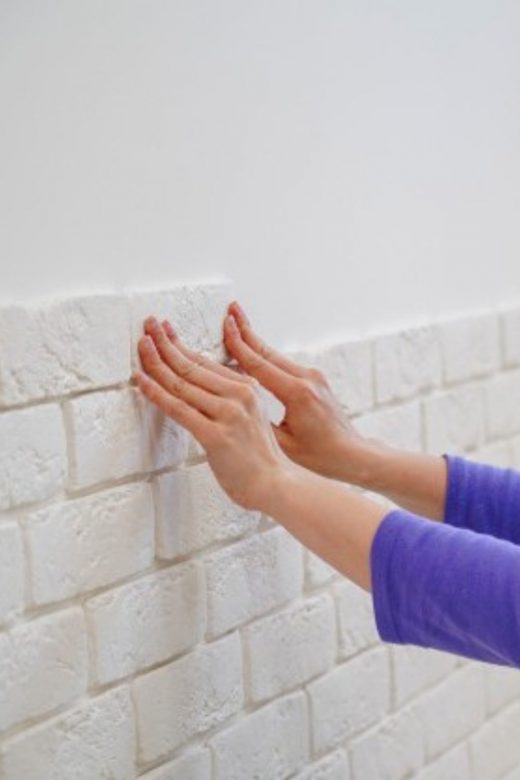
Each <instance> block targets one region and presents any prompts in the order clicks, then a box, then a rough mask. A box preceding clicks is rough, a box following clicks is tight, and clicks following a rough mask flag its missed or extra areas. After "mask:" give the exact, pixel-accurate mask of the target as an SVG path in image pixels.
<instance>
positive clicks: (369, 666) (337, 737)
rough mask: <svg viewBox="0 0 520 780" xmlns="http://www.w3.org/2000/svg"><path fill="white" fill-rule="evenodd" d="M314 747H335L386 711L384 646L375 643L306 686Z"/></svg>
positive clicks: (387, 684) (387, 691)
mask: <svg viewBox="0 0 520 780" xmlns="http://www.w3.org/2000/svg"><path fill="white" fill-rule="evenodd" d="M307 690H308V692H309V695H310V699H311V713H312V723H313V740H314V748H313V749H314V751H316V752H321V751H323V750H327V749H328V748H331V747H336V745H337V744H338V743H339V742H342V741H343V740H345V739H348V738H350V737H353V736H355V735H356V734H357V733H358V732H360V731H363V730H364V729H366V728H368V726H371V725H373V724H374V723H375V722H377V721H378V720H379V719H380V718H382V717H383V716H384V715H385V713H386V712H387V711H388V707H389V702H390V674H389V664H388V655H387V651H386V648H384V647H375V648H373V649H371V650H367V651H366V652H363V653H361V654H360V655H358V656H356V657H355V658H352V659H351V660H349V661H348V662H346V663H344V664H342V665H341V666H338V667H337V668H335V669H333V670H332V671H331V672H328V673H327V674H326V675H324V676H323V677H320V678H319V679H318V680H315V681H314V682H312V683H310V685H309V686H308V688H307Z"/></svg>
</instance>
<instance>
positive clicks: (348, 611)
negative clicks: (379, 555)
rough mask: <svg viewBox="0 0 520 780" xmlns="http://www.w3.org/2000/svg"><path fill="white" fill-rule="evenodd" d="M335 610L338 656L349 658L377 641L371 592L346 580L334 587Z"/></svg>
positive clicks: (378, 640)
mask: <svg viewBox="0 0 520 780" xmlns="http://www.w3.org/2000/svg"><path fill="white" fill-rule="evenodd" d="M334 594H335V600H336V607H337V613H338V638H339V641H338V648H339V657H340V658H342V659H346V658H350V657H351V656H352V655H355V654H356V653H357V652H359V651H360V650H365V649H366V648H368V647H371V646H372V645H376V644H379V642H380V639H379V634H378V632H377V627H376V623H375V619H374V606H373V602H372V594H371V593H368V591H366V590H364V589H363V588H361V587H360V586H359V585H356V583H355V582H351V581H350V580H348V579H345V580H344V581H342V582H340V583H337V584H336V585H335V586H334Z"/></svg>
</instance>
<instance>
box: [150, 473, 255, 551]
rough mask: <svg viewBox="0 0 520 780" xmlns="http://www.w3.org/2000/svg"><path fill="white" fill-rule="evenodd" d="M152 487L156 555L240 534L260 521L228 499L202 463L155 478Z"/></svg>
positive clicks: (199, 545) (198, 548)
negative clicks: (154, 506) (155, 502)
mask: <svg viewBox="0 0 520 780" xmlns="http://www.w3.org/2000/svg"><path fill="white" fill-rule="evenodd" d="M155 490H156V498H157V556H158V557H159V558H162V559H165V560H171V559H173V558H177V557H178V556H180V555H186V554H188V553H192V552H195V551H197V550H200V549H202V548H204V547H207V546H208V545H210V544H213V543H214V542H221V541H225V540H228V539H234V538H236V537H238V536H242V535H243V534H245V533H249V532H251V531H253V530H254V529H255V528H256V527H257V526H258V522H259V520H260V512H257V511H252V510H247V509H244V508H243V507H241V506H239V505H238V504H236V503H235V502H234V501H232V500H231V499H230V498H229V496H228V495H227V494H226V492H225V491H224V490H223V488H222V487H221V486H220V483H219V482H218V480H217V479H216V477H215V475H214V473H213V471H212V469H211V467H210V466H209V464H208V463H206V462H204V463H199V464H196V465H193V466H189V467H187V468H181V469H178V470H177V471H175V472H173V473H171V474H164V475H162V476H160V477H158V478H157V479H156V480H155Z"/></svg>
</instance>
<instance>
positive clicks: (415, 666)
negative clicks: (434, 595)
mask: <svg viewBox="0 0 520 780" xmlns="http://www.w3.org/2000/svg"><path fill="white" fill-rule="evenodd" d="M233 297H234V291H233V288H232V284H231V283H230V281H229V280H225V279H223V280H222V282H221V283H218V282H211V283H209V284H181V285H177V286H172V287H170V288H168V289H158V290H151V291H147V292H129V293H127V294H121V295H93V296H83V297H81V298H71V299H67V300H60V301H54V302H50V303H48V304H44V305H38V306H33V307H21V306H8V307H4V308H1V309H0V441H1V442H2V446H1V452H0V778H1V780H71V779H72V778H73V779H74V780H102V778H103V779H104V778H106V779H107V780H108V778H110V779H111V780H135V779H136V778H137V777H143V778H146V780H354V779H355V780H383V779H384V780H405V778H410V777H414V778H419V779H420V780H447V779H449V780H452V778H457V780H494V779H495V778H496V780H520V775H519V773H518V766H519V765H520V755H519V753H518V744H519V743H518V739H517V733H518V729H519V727H520V716H519V706H520V704H519V703H520V681H519V676H518V673H517V671H516V670H514V669H508V668H504V667H500V666H493V665H491V664H487V665H485V664H479V663H477V662H471V661H470V660H468V659H465V658H461V657H457V656H455V655H452V654H448V653H442V652H439V651H437V650H434V649H431V648H424V647H418V646H412V645H398V644H394V645H389V644H384V643H382V642H381V640H380V639H379V636H378V633H377V626H376V624H375V619H374V613H373V604H372V595H371V594H370V593H369V592H367V591H365V590H363V589H362V588H360V587H359V586H358V585H356V584H355V583H353V582H350V581H349V580H347V579H346V578H345V577H343V576H342V575H341V574H340V573H339V572H338V571H337V570H336V569H334V568H333V567H332V566H331V565H330V564H329V563H328V562H327V561H325V560H323V559H321V558H319V557H318V556H317V555H316V554H315V553H313V552H312V551H311V550H310V549H306V548H305V547H303V545H302V544H301V543H300V542H299V541H298V540H297V539H296V538H295V537H294V536H292V535H291V534H290V533H289V532H288V531H287V530H286V529H285V528H283V527H282V526H281V525H279V524H278V523H277V522H276V521H275V520H274V519H273V518H270V517H267V516H266V515H261V514H260V513H259V512H252V511H246V510H244V509H242V508H241V507H239V506H238V505H236V504H234V503H233V502H232V501H231V500H230V499H229V498H228V497H227V495H226V494H225V493H224V491H223V490H222V488H221V487H220V484H219V483H218V482H217V480H216V478H215V477H214V475H213V472H212V470H211V468H210V466H209V464H208V463H207V460H206V453H205V451H204V449H203V448H202V447H201V446H200V445H199V444H198V443H197V442H196V440H195V439H194V438H193V437H192V436H191V434H189V432H188V431H186V429H184V428H182V426H180V425H178V424H177V423H175V422H174V421H173V420H172V419H170V418H167V417H166V416H165V415H164V414H163V413H161V412H159V410H158V409H157V408H156V407H155V406H153V405H152V404H150V403H149V402H148V401H147V399H146V398H144V397H143V396H142V395H141V394H140V392H139V391H138V390H137V388H136V387H134V386H132V385H131V384H130V382H129V378H130V370H131V366H133V367H136V366H137V365H138V357H137V354H136V349H135V348H136V343H137V339H138V337H139V335H140V333H141V332H142V321H143V319H144V317H146V316H147V315H148V314H155V315H157V316H159V317H160V318H162V317H168V318H169V319H170V320H171V321H172V323H173V325H174V326H176V327H177V329H178V330H179V333H180V335H181V337H182V338H183V340H184V342H185V344H187V346H189V347H192V348H194V349H196V350H200V351H204V352H205V353H206V354H208V355H210V356H211V357H212V358H213V359H216V360H219V361H227V360H229V358H230V356H229V355H227V354H226V351H225V349H224V348H223V345H222V343H221V336H222V332H221V328H222V319H223V316H224V313H225V309H226V306H227V304H228V303H229V302H230V300H232V299H233ZM287 354H288V356H289V357H292V358H293V360H295V361H296V362H299V363H300V364H302V365H304V366H315V367H316V368H319V369H320V370H321V371H322V372H323V373H324V374H325V375H326V377H327V378H328V380H329V384H330V386H331V388H332V390H333V392H334V393H335V394H336V397H337V398H338V400H339V401H340V403H341V404H342V406H343V407H344V410H345V414H351V415H352V420H353V424H354V425H355V426H356V428H357V429H358V430H359V432H360V433H362V434H364V435H366V436H370V437H374V438H380V439H382V440H384V441H386V442H387V443H389V444H393V445H394V446H396V447H401V448H404V449H408V450H416V451H426V452H432V453H435V454H440V453H441V452H443V451H451V452H458V453H461V454H466V455H467V456H468V457H471V458H473V459H475V460H480V461H482V462H489V463H494V464H496V465H500V466H503V467H508V466H511V467H514V468H520V417H519V409H520V405H519V404H518V402H517V401H518V397H519V395H520V379H519V377H520V306H516V307H515V306H510V307H509V308H505V309H502V310H500V311H489V312H479V313H477V314H471V315H469V316H468V315H467V314H464V313H462V315H461V316H458V317H453V318H452V319H450V320H445V321H436V322H431V323H422V324H417V325H414V324H412V325H407V326H406V327H405V328H400V329H399V328H396V329H394V330H387V331H384V332H379V333H375V334H369V335H363V334H358V336H356V337H352V338H349V339H348V340H342V341H339V342H338V343H328V344H322V345H316V344H311V345H308V347H301V348H300V349H298V350H293V351H292V352H288V353H287ZM262 399H263V402H264V412H265V413H266V414H267V416H268V417H269V418H270V419H272V420H273V421H279V420H280V419H281V417H282V416H283V414H284V407H283V405H282V404H281V403H280V402H279V401H277V399H276V398H275V397H274V396H272V395H271V394H270V393H268V392H267V391H264V390H262ZM355 489H356V490H358V488H355ZM359 490H360V489H359ZM360 492H361V493H363V494H365V495H367V497H369V498H371V499H372V500H373V501H376V502H378V503H380V504H384V505H387V506H388V508H389V509H390V508H391V506H392V502H390V501H389V500H388V499H386V498H385V497H383V496H380V495H378V494H375V493H372V492H370V491H368V490H360ZM432 586H434V584H432Z"/></svg>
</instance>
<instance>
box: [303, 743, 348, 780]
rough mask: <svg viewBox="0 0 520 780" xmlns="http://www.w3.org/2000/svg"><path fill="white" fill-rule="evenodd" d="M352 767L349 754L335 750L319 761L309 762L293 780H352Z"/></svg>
mask: <svg viewBox="0 0 520 780" xmlns="http://www.w3.org/2000/svg"><path fill="white" fill-rule="evenodd" d="M350 778H351V774H350V768H349V763H348V758H347V754H346V753H345V752H344V751H343V750H335V751H334V752H333V753H329V755H327V756H324V758H322V759H320V760H319V761H315V762H314V763H312V764H309V765H308V766H307V767H306V768H305V769H303V770H302V771H301V772H298V774H297V775H294V778H293V780H350Z"/></svg>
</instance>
